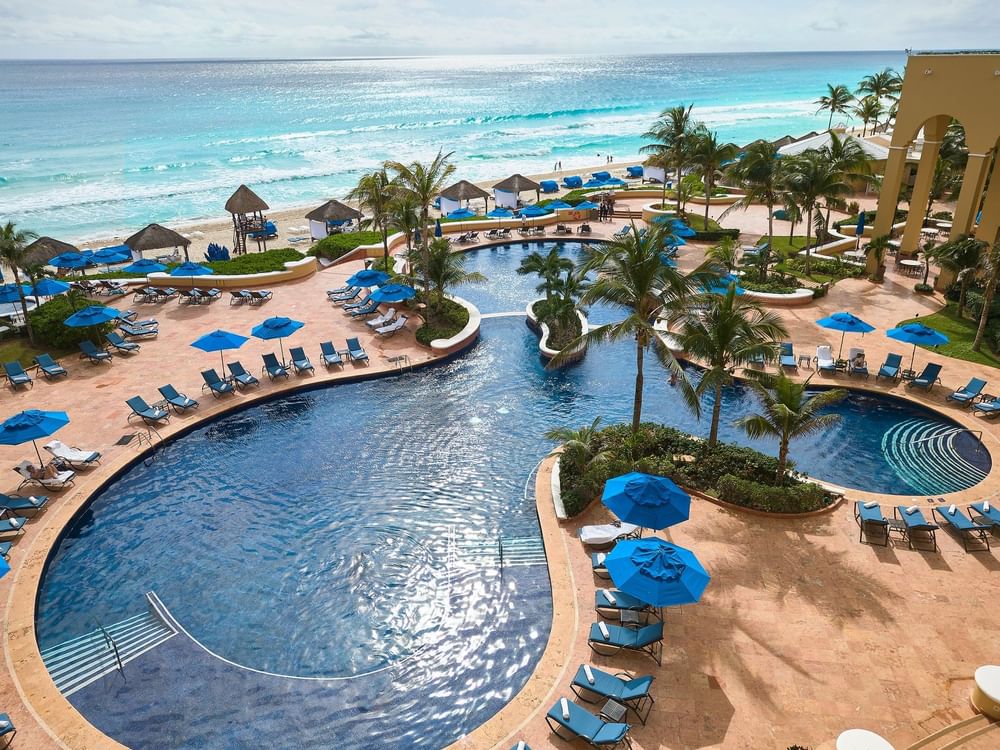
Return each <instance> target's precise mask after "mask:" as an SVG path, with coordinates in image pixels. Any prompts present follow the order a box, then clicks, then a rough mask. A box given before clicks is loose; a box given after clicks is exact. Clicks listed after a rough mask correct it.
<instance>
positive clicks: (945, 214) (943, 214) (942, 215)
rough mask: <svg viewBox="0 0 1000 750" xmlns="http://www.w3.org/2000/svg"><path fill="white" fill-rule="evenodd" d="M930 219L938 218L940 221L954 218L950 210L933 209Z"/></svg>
mask: <svg viewBox="0 0 1000 750" xmlns="http://www.w3.org/2000/svg"><path fill="white" fill-rule="evenodd" d="M931 218H932V219H940V220H941V221H951V220H952V219H954V218H955V217H954V215H953V214H952V213H951V211H935V212H934V213H932V214H931Z"/></svg>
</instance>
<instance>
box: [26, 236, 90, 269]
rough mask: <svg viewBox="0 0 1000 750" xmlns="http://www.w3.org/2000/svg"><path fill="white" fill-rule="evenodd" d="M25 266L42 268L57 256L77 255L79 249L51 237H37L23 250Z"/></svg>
mask: <svg viewBox="0 0 1000 750" xmlns="http://www.w3.org/2000/svg"><path fill="white" fill-rule="evenodd" d="M24 252H25V256H24V265H25V266H44V265H46V264H47V263H48V262H49V261H50V260H52V259H53V258H54V257H56V256H57V255H62V254H63V253H78V252H80V250H79V248H77V247H76V246H75V245H71V244H69V243H68V242H63V241H62V240H55V239H52V238H51V237H39V238H38V239H37V240H35V241H34V242H32V243H31V244H30V245H28V246H27V247H26V248H24Z"/></svg>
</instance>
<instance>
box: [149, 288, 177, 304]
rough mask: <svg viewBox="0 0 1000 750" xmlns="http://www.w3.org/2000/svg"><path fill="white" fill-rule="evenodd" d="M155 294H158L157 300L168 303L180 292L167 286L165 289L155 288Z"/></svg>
mask: <svg viewBox="0 0 1000 750" xmlns="http://www.w3.org/2000/svg"><path fill="white" fill-rule="evenodd" d="M154 292H155V293H156V298H157V299H159V300H160V301H162V302H165V301H167V300H168V299H170V298H171V297H176V296H177V294H178V292H177V290H176V289H174V288H173V287H172V286H165V287H163V288H160V287H154Z"/></svg>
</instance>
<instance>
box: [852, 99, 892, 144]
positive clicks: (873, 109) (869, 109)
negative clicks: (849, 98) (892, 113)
mask: <svg viewBox="0 0 1000 750" xmlns="http://www.w3.org/2000/svg"><path fill="white" fill-rule="evenodd" d="M884 111H885V107H883V106H882V102H880V101H879V100H878V99H877V98H876V97H874V96H865V97H862V98H861V99H858V102H857V104H856V105H855V106H854V116H855V117H857V118H858V119H859V120H861V137H862V138H864V137H865V136H866V135H868V123H870V122H876V123H877V122H878V118H879V117H881V116H882V113H883V112H884ZM872 132H873V133H874V132H875V130H874V128H873V129H872Z"/></svg>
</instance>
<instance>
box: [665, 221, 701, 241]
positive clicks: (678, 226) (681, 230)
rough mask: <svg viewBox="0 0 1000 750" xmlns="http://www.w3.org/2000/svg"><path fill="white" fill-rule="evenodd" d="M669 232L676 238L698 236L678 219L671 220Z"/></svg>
mask: <svg viewBox="0 0 1000 750" xmlns="http://www.w3.org/2000/svg"><path fill="white" fill-rule="evenodd" d="M670 231H671V232H673V234H674V235H675V236H677V237H685V238H688V239H690V238H691V237H697V236H698V233H697V232H696V231H694V230H693V229H692V228H691V227H689V226H688V225H687V224H685V223H684V222H683V221H681V220H679V219H674V220H673V226H672V228H671V230H670Z"/></svg>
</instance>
